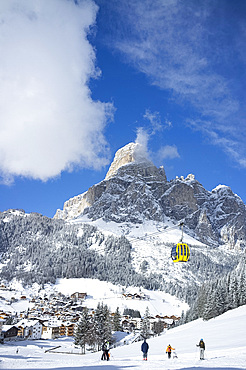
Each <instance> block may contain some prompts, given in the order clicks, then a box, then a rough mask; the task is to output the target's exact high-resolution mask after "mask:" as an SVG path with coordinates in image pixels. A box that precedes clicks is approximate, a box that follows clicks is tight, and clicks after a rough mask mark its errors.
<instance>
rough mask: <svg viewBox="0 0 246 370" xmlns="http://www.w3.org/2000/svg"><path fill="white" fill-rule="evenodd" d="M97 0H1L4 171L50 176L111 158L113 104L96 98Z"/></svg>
mask: <svg viewBox="0 0 246 370" xmlns="http://www.w3.org/2000/svg"><path fill="white" fill-rule="evenodd" d="M96 13H97V6H96V5H95V4H94V3H93V2H92V1H90V0H87V1H78V2H77V4H75V2H73V1H69V0H49V1H43V0H35V1H34V0H2V1H1V2H0V50H1V58H0V173H1V175H2V177H3V178H4V179H5V180H7V179H8V180H9V179H10V178H11V177H15V176H25V177H30V178H34V179H41V180H47V179H49V178H52V177H54V176H57V175H59V174H60V173H61V171H64V170H71V169H72V168H73V167H74V166H85V167H93V168H99V167H101V166H102V165H105V164H106V163H108V153H107V143H106V140H105V137H104V135H103V130H104V128H105V125H106V123H107V120H108V119H109V118H110V116H111V114H112V106H111V104H107V103H103V102H99V101H93V100H92V98H91V92H90V89H89V87H88V82H89V80H90V79H91V78H94V77H97V75H98V74H99V72H98V70H97V69H96V67H95V52H94V50H93V48H92V46H91V45H90V43H89V42H88V39H87V34H88V31H89V29H90V27H91V26H93V25H94V23H95V17H96Z"/></svg>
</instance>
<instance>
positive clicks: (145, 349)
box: [141, 339, 149, 361]
mask: <svg viewBox="0 0 246 370" xmlns="http://www.w3.org/2000/svg"><path fill="white" fill-rule="evenodd" d="M148 350H149V345H148V343H147V342H146V339H144V341H143V343H142V345H141V351H142V352H143V360H145V361H147V353H148Z"/></svg>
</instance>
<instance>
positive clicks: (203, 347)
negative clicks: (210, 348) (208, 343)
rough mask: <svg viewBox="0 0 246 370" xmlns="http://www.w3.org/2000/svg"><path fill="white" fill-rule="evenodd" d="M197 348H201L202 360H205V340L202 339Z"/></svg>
mask: <svg viewBox="0 0 246 370" xmlns="http://www.w3.org/2000/svg"><path fill="white" fill-rule="evenodd" d="M196 346H197V347H200V360H204V351H205V343H204V341H203V339H201V340H200V342H199V344H197V345H196Z"/></svg>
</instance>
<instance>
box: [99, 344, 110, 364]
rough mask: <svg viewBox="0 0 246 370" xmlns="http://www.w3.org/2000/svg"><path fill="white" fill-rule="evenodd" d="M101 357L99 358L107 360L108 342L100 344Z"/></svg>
mask: <svg viewBox="0 0 246 370" xmlns="http://www.w3.org/2000/svg"><path fill="white" fill-rule="evenodd" d="M102 351H103V354H102V357H101V360H107V361H108V360H109V342H105V343H104V344H103V346H102Z"/></svg>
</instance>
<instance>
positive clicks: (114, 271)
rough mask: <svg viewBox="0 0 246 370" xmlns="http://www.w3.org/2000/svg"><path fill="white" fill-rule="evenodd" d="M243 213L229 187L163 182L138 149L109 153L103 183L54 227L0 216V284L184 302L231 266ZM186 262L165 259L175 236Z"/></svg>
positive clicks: (61, 214) (71, 204) (30, 218)
mask: <svg viewBox="0 0 246 370" xmlns="http://www.w3.org/2000/svg"><path fill="white" fill-rule="evenodd" d="M245 217H246V209H245V205H244V203H243V202H242V200H241V199H240V198H239V197H238V196H237V195H235V194H233V192H232V191H231V190H230V188H229V187H226V186H218V187H217V188H216V189H214V190H213V191H211V192H210V191H207V190H206V189H204V187H203V186H202V185H201V184H200V183H199V182H198V181H197V180H196V179H195V177H194V176H193V175H188V176H187V177H186V178H183V177H180V178H176V179H174V180H170V181H168V180H167V178H166V175H165V171H164V168H163V167H161V168H157V167H156V166H154V165H153V163H152V162H151V161H150V160H149V159H148V158H147V157H146V155H145V153H144V150H143V148H142V147H141V146H140V145H139V144H135V143H130V144H128V145H126V146H125V147H124V148H121V149H120V150H119V151H118V152H117V153H116V155H115V159H114V161H113V163H112V164H111V166H110V168H109V171H108V173H107V175H106V178H105V179H104V180H103V181H101V182H100V183H99V184H96V185H94V186H92V187H91V188H90V189H88V191H87V192H85V193H83V194H81V195H78V196H76V197H74V198H72V199H70V200H68V201H67V202H65V204H64V208H63V210H58V211H57V212H56V215H55V217H54V218H53V219H50V218H48V217H44V216H42V215H39V214H37V213H31V214H26V213H25V212H24V211H21V210H19V211H17V210H9V211H6V212H2V213H0V251H1V253H2V255H1V265H0V277H1V278H4V279H7V280H11V279H13V278H17V279H21V280H22V281H23V282H24V283H34V282H38V283H40V284H44V283H46V282H53V283H55V281H56V279H57V278H82V277H83V278H95V279H99V280H101V281H108V282H111V283H114V284H121V285H124V286H142V287H144V288H146V289H161V290H163V291H166V292H169V293H171V294H174V295H176V296H177V297H179V298H181V299H185V300H186V301H188V303H189V302H191V301H192V300H193V299H194V297H195V296H196V293H197V287H198V286H200V285H201V284H202V283H203V282H204V281H205V280H212V279H213V278H214V277H217V276H220V275H225V274H227V273H228V272H230V271H231V270H232V269H233V268H235V267H236V266H237V264H238V262H239V260H240V258H241V257H242V253H243V252H242V251H241V249H244V248H245V244H246V243H245V240H246V234H245V225H246V223H245ZM180 221H183V222H184V237H183V239H184V242H186V243H188V244H189V245H190V249H191V258H190V261H189V263H185V264H175V263H173V261H172V260H171V258H170V252H171V248H172V246H173V245H175V244H176V243H177V242H178V241H179V240H180V237H181V230H180V228H179V224H180Z"/></svg>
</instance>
